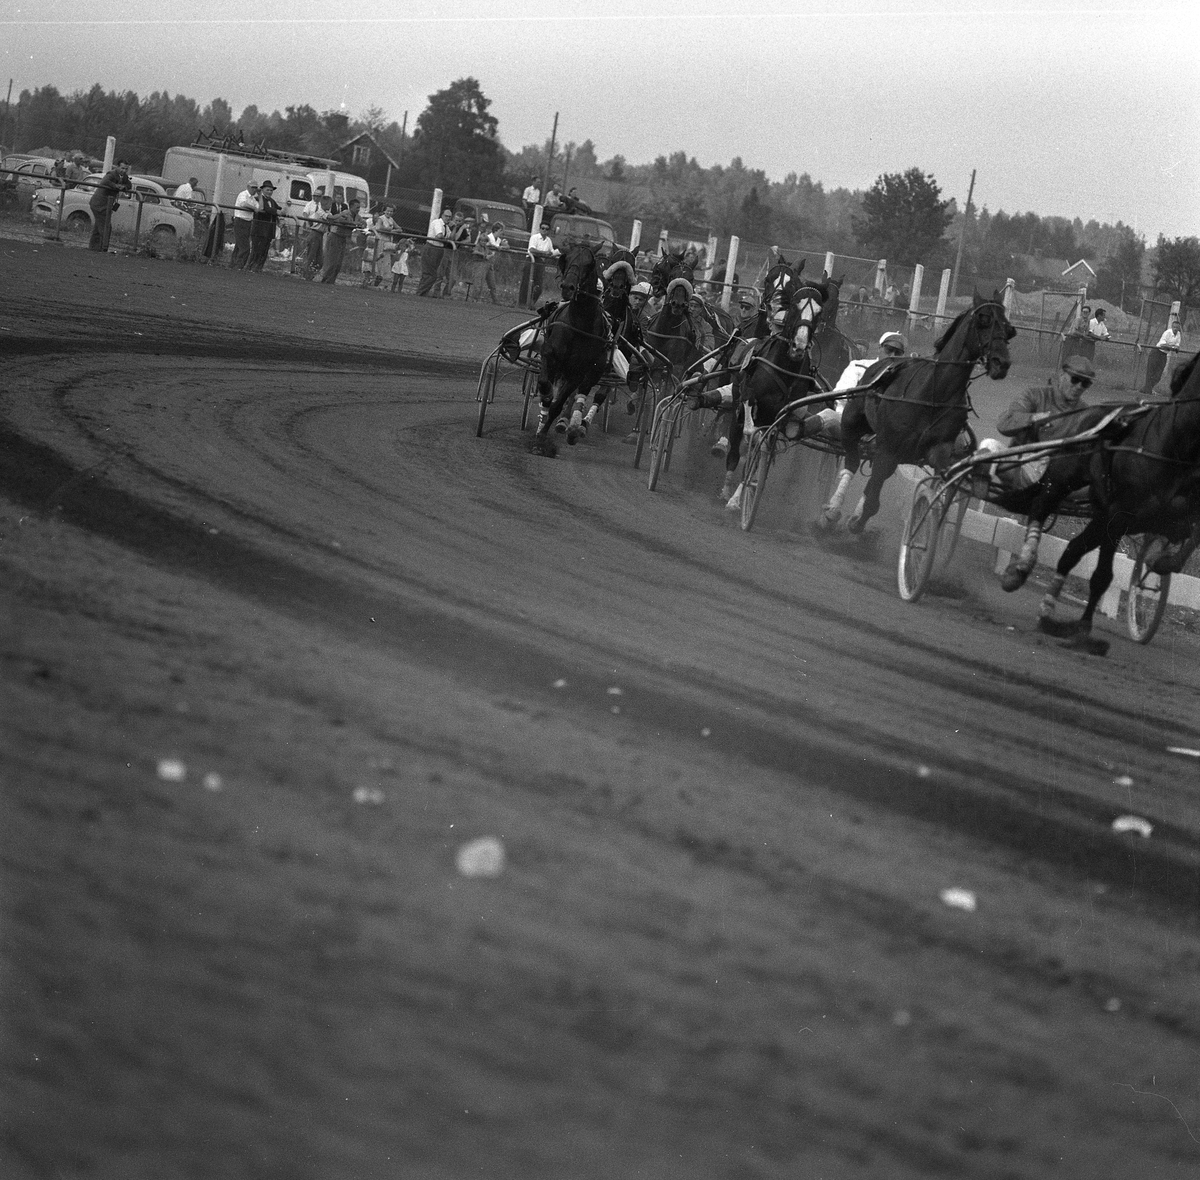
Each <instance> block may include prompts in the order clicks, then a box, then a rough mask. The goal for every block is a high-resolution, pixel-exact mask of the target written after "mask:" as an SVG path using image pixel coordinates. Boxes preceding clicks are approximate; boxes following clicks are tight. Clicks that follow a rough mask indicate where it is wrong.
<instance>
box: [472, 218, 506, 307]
mask: <svg viewBox="0 0 1200 1180" xmlns="http://www.w3.org/2000/svg"><path fill="white" fill-rule="evenodd" d="M507 246H508V240H507V239H506V238H505V236H504V222H503V221H497V222H496V223H495V224H494V225H493V226H492V227H491V228H490V229H486V230H485V229H484V228H483V227H482V226H481V227H480V229H479V236H478V237H477V238H476V239H475V248H474V250H472V252H471V253H472V256H473V258H474V260H475V276H474V278H473V279H472V280H471V286H472V287H473V288H474V289H475V299H476V301H477V302H482V301H483V289H484V287H485V286H486V287H487V292H488V294H489V295H490V296H491V299H492V302H493V303H496V302H497V299H496V253H497V251H499V250H503V249H505V248H506V247H507Z"/></svg>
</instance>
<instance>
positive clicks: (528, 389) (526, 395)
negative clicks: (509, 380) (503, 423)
mask: <svg viewBox="0 0 1200 1180" xmlns="http://www.w3.org/2000/svg"><path fill="white" fill-rule="evenodd" d="M537 383H538V374H537V370H536V369H526V370H525V376H524V377H522V378H521V429H522V430H524V429H525V428H526V427H527V426H528V425H529V405H530V403H531V402H532V401H533V399H534V398H535V397H536V396H537Z"/></svg>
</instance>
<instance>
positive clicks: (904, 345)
mask: <svg viewBox="0 0 1200 1180" xmlns="http://www.w3.org/2000/svg"><path fill="white" fill-rule="evenodd" d="M879 347H880V348H898V349H899V350H900V351H901V352H907V351H908V341H907V340H905V339H904V337H903V336H901V335H900V333H899V332H884V334H883V335H882V336H880V337H879Z"/></svg>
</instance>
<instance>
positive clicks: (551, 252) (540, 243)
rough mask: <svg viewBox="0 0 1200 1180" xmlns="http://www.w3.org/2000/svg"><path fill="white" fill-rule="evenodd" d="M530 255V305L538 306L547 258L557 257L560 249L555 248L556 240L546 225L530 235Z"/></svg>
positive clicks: (528, 251) (528, 252)
mask: <svg viewBox="0 0 1200 1180" xmlns="http://www.w3.org/2000/svg"><path fill="white" fill-rule="evenodd" d="M526 253H527V254H528V256H529V261H530V264H531V270H530V275H529V306H530V307H537V301H538V300H539V299H540V298H541V297H542V283H543V282H544V281H545V278H546V260H547V259H548V258H556V257H557V256H558V251H557V250H556V249H555V248H554V240H553V239H552V238H551V237H550V235H549V234H547V233H546V227H545V226H544V225H540V226H538V231H537V233H535V234H530V236H529V248H528V250H527V251H526Z"/></svg>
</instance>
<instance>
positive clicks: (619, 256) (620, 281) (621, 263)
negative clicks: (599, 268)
mask: <svg viewBox="0 0 1200 1180" xmlns="http://www.w3.org/2000/svg"><path fill="white" fill-rule="evenodd" d="M633 263H634V259H633V255H632V254H630V253H629V251H627V250H618V251H617V252H616V253H615V254H614V255H613V256H612V257H611V258H610V259H609V263H608V265H607V266H606V267H605V268H604V296H605V299H607V300H611V301H613V302H619V301H620V300H621V299H628V298H629V292H630V291H632V290H633V284H634V283H636V282H637V272H636V271H635V270H634V268H633Z"/></svg>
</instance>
